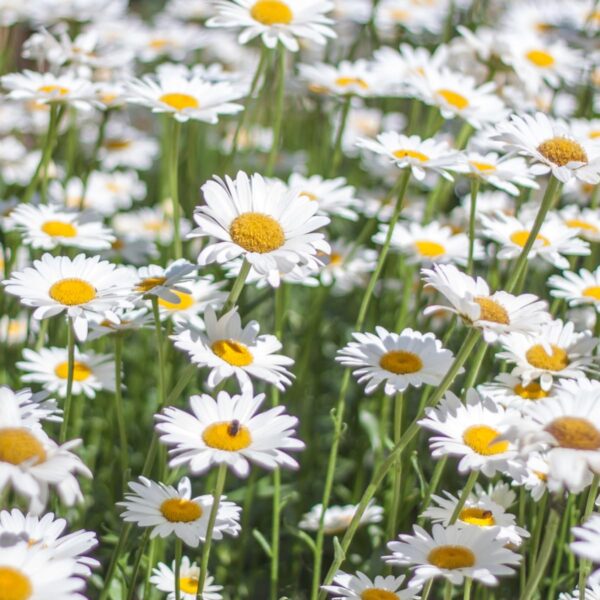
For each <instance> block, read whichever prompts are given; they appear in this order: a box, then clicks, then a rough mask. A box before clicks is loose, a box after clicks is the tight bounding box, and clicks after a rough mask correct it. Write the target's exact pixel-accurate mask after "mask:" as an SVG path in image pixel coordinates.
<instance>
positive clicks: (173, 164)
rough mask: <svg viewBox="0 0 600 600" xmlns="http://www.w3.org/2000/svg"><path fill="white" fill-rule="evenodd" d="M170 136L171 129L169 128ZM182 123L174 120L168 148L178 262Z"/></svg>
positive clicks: (170, 189) (174, 240)
mask: <svg viewBox="0 0 600 600" xmlns="http://www.w3.org/2000/svg"><path fill="white" fill-rule="evenodd" d="M167 135H169V128H167ZM180 137H181V123H180V122H179V121H177V120H176V119H173V127H172V128H171V139H170V140H168V142H169V143H168V144H166V146H167V147H168V148H169V158H168V160H169V192H170V195H171V202H172V205H173V256H174V257H175V259H176V260H177V259H178V258H181V256H182V248H181V231H180V228H181V207H180V205H179V138H180Z"/></svg>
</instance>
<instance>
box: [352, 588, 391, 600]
mask: <svg viewBox="0 0 600 600" xmlns="http://www.w3.org/2000/svg"><path fill="white" fill-rule="evenodd" d="M360 600H398V594H394V592H390V591H388V590H381V589H379V588H370V589H368V590H364V591H363V592H362V593H361V594H360Z"/></svg>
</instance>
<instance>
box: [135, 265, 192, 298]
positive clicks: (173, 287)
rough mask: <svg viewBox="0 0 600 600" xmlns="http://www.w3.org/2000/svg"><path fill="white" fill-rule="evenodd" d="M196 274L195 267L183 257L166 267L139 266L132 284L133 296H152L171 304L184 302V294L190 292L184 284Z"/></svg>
mask: <svg viewBox="0 0 600 600" xmlns="http://www.w3.org/2000/svg"><path fill="white" fill-rule="evenodd" d="M196 274H197V269H196V267H195V266H194V265H193V264H192V263H190V262H188V261H187V260H185V259H184V258H180V259H178V260H176V261H174V262H172V263H170V264H169V265H168V266H167V267H166V268H165V267H161V266H160V265H148V266H146V267H140V268H139V269H138V270H137V276H136V282H135V283H134V285H133V297H134V298H137V299H139V298H141V297H151V296H154V297H157V298H162V299H163V300H165V301H166V302H172V303H173V304H182V303H186V300H185V296H184V294H190V290H189V288H188V287H187V286H186V284H187V283H188V282H189V283H191V282H192V280H193V279H194V278H195V276H196ZM179 294H181V296H179Z"/></svg>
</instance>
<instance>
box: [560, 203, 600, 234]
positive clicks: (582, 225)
mask: <svg viewBox="0 0 600 600" xmlns="http://www.w3.org/2000/svg"><path fill="white" fill-rule="evenodd" d="M558 217H559V218H560V219H561V220H562V222H563V223H564V224H565V225H566V226H567V227H571V228H572V229H576V230H577V232H578V233H579V235H580V237H582V238H584V239H586V240H588V241H589V242H600V215H599V214H598V211H597V210H595V209H592V208H581V207H579V206H575V205H574V204H570V205H568V206H565V207H564V208H562V209H561V210H560V211H559V213H558Z"/></svg>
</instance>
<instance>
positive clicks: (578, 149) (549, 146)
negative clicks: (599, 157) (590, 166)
mask: <svg viewBox="0 0 600 600" xmlns="http://www.w3.org/2000/svg"><path fill="white" fill-rule="evenodd" d="M537 151H538V152H539V153H540V154H541V155H542V156H543V157H544V158H547V159H548V160H549V161H550V162H552V163H554V164H555V165H558V166H559V167H562V166H564V165H566V164H568V163H570V162H581V163H587V161H588V157H587V154H586V152H585V150H584V149H583V147H582V146H581V145H580V144H578V143H577V142H576V141H575V140H569V139H568V138H563V137H554V138H550V139H549V140H546V141H545V142H542V143H541V144H540V145H539V146H538V147H537Z"/></svg>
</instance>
